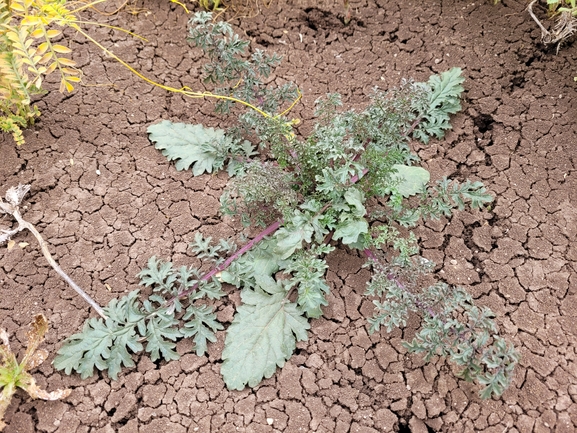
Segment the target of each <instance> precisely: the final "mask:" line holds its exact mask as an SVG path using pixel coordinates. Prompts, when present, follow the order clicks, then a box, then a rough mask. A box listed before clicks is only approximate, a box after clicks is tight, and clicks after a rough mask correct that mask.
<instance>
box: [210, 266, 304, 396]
mask: <svg viewBox="0 0 577 433" xmlns="http://www.w3.org/2000/svg"><path fill="white" fill-rule="evenodd" d="M288 295H289V289H287V288H286V287H285V285H284V284H283V283H282V282H280V281H275V280H274V279H273V278H272V277H270V276H268V275H267V276H260V277H258V278H257V280H256V287H255V288H254V289H244V290H243V291H242V292H241V299H242V302H243V305H241V306H240V307H239V308H238V309H237V313H236V316H235V319H234V321H233V322H232V324H231V325H230V327H229V328H228V332H227V337H226V341H225V349H224V351H223V352H222V359H223V363H222V366H221V368H220V371H221V373H222V375H223V376H224V378H225V381H226V384H227V386H228V387H229V388H230V389H237V390H242V389H243V388H244V387H245V386H246V385H247V384H248V385H249V386H251V387H254V386H256V385H258V384H259V383H260V381H261V380H262V379H263V378H268V377H271V376H272V375H273V374H274V372H275V371H276V368H277V367H282V366H283V365H284V363H285V361H286V360H288V359H289V358H290V357H291V355H292V353H293V351H294V349H295V347H296V341H297V340H298V341H303V340H306V339H307V329H309V324H308V322H307V320H306V319H304V318H303V317H302V311H301V310H300V309H299V307H298V306H297V304H295V303H294V302H290V301H289V299H288Z"/></svg>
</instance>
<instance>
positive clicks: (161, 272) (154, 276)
mask: <svg viewBox="0 0 577 433" xmlns="http://www.w3.org/2000/svg"><path fill="white" fill-rule="evenodd" d="M147 265H148V267H146V268H144V269H143V270H142V271H140V272H139V273H138V274H137V277H139V278H140V284H142V285H143V286H146V287H148V286H154V285H157V286H159V289H161V290H165V291H167V290H170V289H171V288H172V285H173V284H174V282H175V281H176V279H177V277H178V276H177V275H174V274H173V270H172V263H170V262H167V263H162V262H160V261H159V260H157V259H156V257H155V256H152V257H151V258H150V259H148V263H147Z"/></svg>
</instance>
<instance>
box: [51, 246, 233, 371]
mask: <svg viewBox="0 0 577 433" xmlns="http://www.w3.org/2000/svg"><path fill="white" fill-rule="evenodd" d="M197 240H198V238H197ZM196 247H197V248H198V245H197V246H196ZM203 252H204V251H203ZM208 254H210V253H208ZM198 274H199V272H198V270H196V269H191V268H187V267H181V268H180V269H178V270H175V269H174V268H173V266H172V264H171V263H162V262H160V261H158V260H157V259H156V258H155V257H152V258H151V259H150V260H149V261H148V267H147V268H145V269H144V270H142V272H140V274H139V276H140V282H141V284H142V285H144V286H146V287H152V289H153V295H151V296H149V298H148V300H146V301H144V302H140V301H139V291H138V290H134V291H132V292H130V293H129V294H128V295H126V296H124V297H123V298H121V299H119V300H116V299H113V300H112V301H110V303H109V304H108V306H107V307H105V308H104V311H105V314H106V316H107V318H108V319H107V320H103V319H100V318H98V319H97V318H91V319H89V320H88V321H87V322H86V323H85V325H84V328H83V329H82V332H80V333H78V334H74V335H72V336H71V337H69V338H67V339H66V341H65V343H64V345H63V346H62V347H61V348H60V350H59V351H58V355H57V356H56V358H55V359H54V366H55V368H56V369H58V370H64V371H65V372H66V373H67V374H70V373H71V371H72V370H74V371H77V372H78V373H80V375H81V377H82V378H83V379H84V378H87V377H90V376H92V375H93V374H94V368H95V367H96V368H97V369H98V370H101V371H103V370H107V371H108V375H109V376H110V377H111V378H113V379H116V378H117V376H118V373H119V372H120V370H121V368H122V366H123V365H124V366H125V367H133V366H134V361H133V360H132V354H135V353H139V352H141V351H142V350H144V351H146V352H148V353H150V358H151V359H152V360H153V361H156V360H158V359H166V360H174V359H178V358H179V355H178V353H177V352H176V351H175V350H174V349H175V347H176V344H175V341H176V340H177V339H179V338H182V337H191V338H193V341H194V342H195V350H196V353H197V354H198V355H199V356H200V355H203V354H204V353H205V352H206V347H207V341H212V342H214V341H216V336H215V332H216V331H218V330H220V329H222V325H221V324H220V323H218V322H217V321H216V315H215V314H214V312H213V310H212V307H210V306H209V305H206V304H203V303H200V302H199V300H202V299H203V298H209V299H211V298H212V299H215V298H219V297H221V296H222V292H221V290H220V283H219V282H218V281H217V280H213V281H210V282H208V281H203V280H201V279H199V278H198ZM185 292H188V293H186V294H185V295H183V293H185ZM182 298H185V300H186V303H187V306H186V309H185V308H184V305H183V302H182ZM183 310H185V312H184V314H181V316H182V317H181V318H180V319H181V320H178V319H177V318H176V317H175V313H181V312H182V311H183ZM141 341H146V345H145V346H143V345H142V343H141Z"/></svg>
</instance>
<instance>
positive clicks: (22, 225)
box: [12, 209, 107, 320]
mask: <svg viewBox="0 0 577 433" xmlns="http://www.w3.org/2000/svg"><path fill="white" fill-rule="evenodd" d="M12 216H13V217H14V218H15V219H16V221H18V231H21V230H23V229H28V230H29V231H30V232H31V233H32V234H33V235H34V237H35V238H36V240H37V241H38V243H39V244H40V249H41V250H42V254H44V257H45V258H46V260H47V261H48V263H50V266H52V268H53V269H54V270H55V271H56V272H57V273H58V275H60V276H61V277H62V278H63V279H64V281H66V282H67V283H68V284H70V287H72V288H73V289H74V290H76V293H78V294H79V295H80V296H82V298H84V300H85V301H86V302H88V303H89V304H90V306H91V307H92V308H94V310H95V311H96V312H97V313H98V315H99V316H100V317H102V318H103V319H104V320H106V319H107V317H106V314H104V310H103V309H102V308H101V307H100V305H98V304H97V303H96V302H95V301H94V300H93V299H92V298H91V297H90V296H88V294H87V293H86V292H85V291H84V290H82V289H81V288H80V287H78V285H77V284H76V283H75V282H74V281H72V279H71V278H70V277H69V276H68V275H66V273H65V272H64V271H63V270H62V268H61V267H60V266H59V265H58V263H56V261H55V260H54V259H53V258H52V255H51V254H50V251H48V245H47V244H46V242H45V241H44V239H43V238H42V235H40V233H39V232H38V230H36V228H35V227H34V226H33V225H32V224H30V223H29V222H28V221H25V220H24V219H23V218H22V215H20V211H19V210H18V209H15V210H14V212H13V213H12Z"/></svg>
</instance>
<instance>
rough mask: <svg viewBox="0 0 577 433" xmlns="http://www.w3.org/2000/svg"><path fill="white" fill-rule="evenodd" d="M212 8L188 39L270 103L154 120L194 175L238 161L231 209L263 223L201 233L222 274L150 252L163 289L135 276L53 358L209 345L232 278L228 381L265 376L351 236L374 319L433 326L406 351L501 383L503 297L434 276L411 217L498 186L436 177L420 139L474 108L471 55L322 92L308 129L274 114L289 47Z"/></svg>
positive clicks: (239, 93)
mask: <svg viewBox="0 0 577 433" xmlns="http://www.w3.org/2000/svg"><path fill="white" fill-rule="evenodd" d="M210 17H211V15H210V14H208V13H199V14H197V15H195V17H194V18H193V19H192V20H191V29H190V40H191V41H192V42H193V43H194V44H195V45H197V46H200V47H201V48H202V49H203V50H204V51H205V52H206V53H207V56H208V58H209V63H208V64H207V65H206V66H205V68H204V71H205V77H206V80H207V81H208V82H211V83H214V84H215V85H217V86H219V88H218V89H217V90H216V91H215V93H218V94H222V95H230V96H232V97H234V98H238V99H243V100H244V101H246V102H248V103H249V104H250V105H251V106H254V107H255V108H256V109H255V110H250V111H248V112H244V113H242V114H239V116H238V118H239V124H238V125H237V126H235V127H234V128H231V129H230V130H228V131H223V130H218V129H213V128H208V127H205V126H203V125H190V124H184V123H173V122H169V121H162V122H160V123H158V124H155V125H152V126H150V127H149V128H148V133H149V137H150V140H151V141H152V142H153V143H154V144H155V146H156V148H158V149H159V150H161V151H162V153H163V154H164V155H165V156H166V157H167V158H168V159H169V160H175V161H176V168H177V169H178V170H186V169H190V168H191V169H192V174H193V175H195V176H198V175H202V174H204V173H213V172H215V171H217V170H227V172H228V174H229V175H230V180H229V184H228V186H227V187H226V189H225V191H224V193H223V194H222V197H221V204H222V212H223V214H225V215H232V216H235V217H238V218H239V219H240V221H241V222H242V223H243V224H245V225H249V226H250V225H255V224H256V225H264V226H265V228H264V229H263V230H262V231H261V232H260V233H259V234H258V235H257V236H255V237H254V238H253V239H252V240H250V241H249V242H248V243H246V244H245V245H244V246H243V247H239V246H237V245H236V243H235V242H233V241H232V240H228V239H227V240H224V239H221V240H219V241H218V242H216V243H215V242H212V239H210V238H204V237H203V236H202V234H201V233H196V234H195V240H194V242H193V243H192V245H191V247H192V250H193V252H194V253H196V254H197V255H198V257H199V258H200V259H201V260H203V261H204V262H205V263H206V262H207V261H208V262H211V263H212V266H213V267H212V269H211V270H210V271H209V272H208V273H203V272H201V271H200V269H199V268H194V267H186V266H183V267H180V268H178V269H177V268H175V267H174V266H173V264H172V263H170V262H162V261H160V260H158V259H156V258H155V257H153V258H151V259H150V260H149V262H148V266H147V268H146V269H144V270H143V271H142V272H141V273H140V274H139V276H140V279H141V284H142V285H144V286H146V287H148V288H151V289H152V294H151V295H150V296H148V297H145V298H142V299H141V298H140V297H139V294H138V291H133V292H131V293H130V294H128V295H127V296H125V297H123V298H121V299H119V300H116V299H115V300H113V301H111V303H110V304H109V305H108V306H107V307H105V308H104V310H105V314H106V315H107V317H108V320H106V321H104V320H102V319H97V318H92V319H89V321H88V322H87V323H86V324H85V326H84V328H83V330H82V332H80V333H78V334H75V335H73V336H71V337H70V338H68V339H67V340H66V341H65V342H64V345H63V346H62V348H61V349H60V350H59V352H58V356H57V357H56V359H55V361H54V365H55V367H56V368H57V369H63V370H65V371H66V372H67V373H70V372H71V371H73V370H75V371H78V372H79V373H80V374H81V376H82V377H88V376H91V375H92V374H94V368H95V367H96V368H97V369H99V370H107V371H108V373H109V375H110V376H111V377H113V378H116V376H117V374H118V372H119V371H120V370H121V367H122V365H124V366H126V367H130V366H134V361H133V357H132V354H133V353H137V352H140V351H143V350H144V351H146V352H149V353H150V356H151V358H152V360H157V359H161V358H162V359H165V360H171V359H176V358H178V354H177V353H176V351H175V341H176V340H177V339H178V338H182V337H191V338H192V339H193V341H194V343H195V351H196V353H197V354H198V355H202V354H204V353H205V352H206V349H207V344H208V342H211V341H215V339H216V336H215V332H216V331H218V330H220V329H223V326H222V325H221V324H220V323H219V322H218V321H217V318H216V314H215V312H214V311H213V306H212V305H213V302H211V300H213V299H219V298H221V297H222V296H223V295H224V292H223V290H222V283H228V284H231V285H233V286H236V287H238V288H240V290H241V292H240V293H241V300H242V304H241V305H240V306H239V307H238V309H237V311H236V315H235V317H234V320H233V322H232V324H231V325H230V326H229V327H228V329H227V330H226V339H225V347H224V350H223V353H222V360H223V363H222V365H221V372H222V375H223V378H224V381H225V383H226V385H227V386H228V387H229V388H230V389H239V390H240V389H243V388H244V387H245V386H246V385H248V386H256V385H258V384H259V383H260V381H261V380H262V379H263V378H268V377H270V376H271V375H273V374H274V372H275V371H276V369H277V367H282V366H283V365H284V363H285V362H286V361H287V360H288V359H289V358H290V357H291V355H292V353H293V351H294V349H295V347H296V343H297V341H303V340H306V339H307V330H308V329H309V326H310V325H309V321H310V320H311V319H315V318H318V317H320V316H322V314H323V310H322V307H323V306H326V305H327V293H328V292H329V291H330V287H329V285H328V284H327V282H326V280H325V273H326V270H327V267H328V264H327V261H326V256H327V254H330V253H331V251H333V250H334V249H335V248H336V246H337V245H338V244H342V245H345V246H347V247H348V248H351V249H357V250H360V251H361V252H362V253H363V254H364V255H366V256H367V264H366V266H368V267H369V268H370V269H372V271H373V276H372V278H371V280H370V281H369V283H368V285H367V290H366V294H367V296H369V297H370V298H371V299H373V300H374V305H375V314H374V316H373V317H371V318H368V326H369V329H370V331H371V332H376V331H379V329H380V327H381V326H383V327H385V328H386V329H387V330H388V331H390V330H392V329H393V328H395V327H398V326H405V323H406V320H407V317H408V314H409V313H410V312H416V313H417V314H419V315H420V316H421V317H422V320H423V327H422V329H421V330H420V331H419V332H418V333H417V335H416V337H415V338H414V339H413V340H412V341H411V342H407V343H405V347H406V348H407V350H409V351H411V352H416V353H423V354H424V355H425V356H426V358H427V359H430V358H431V357H433V356H437V355H440V356H447V357H448V358H449V359H450V360H451V361H452V362H454V363H456V364H457V365H459V366H460V367H461V369H460V375H461V376H462V377H463V378H465V379H467V380H477V381H478V382H479V383H481V384H482V385H483V389H482V390H481V396H482V397H483V398H488V397H490V396H491V395H500V394H501V393H502V392H503V391H504V390H505V389H506V388H507V386H508V385H509V383H510V381H511V377H512V371H513V368H514V366H515V364H516V362H517V359H518V354H517V352H516V351H515V349H514V348H513V346H512V345H511V344H510V343H508V342H506V341H505V340H504V339H503V338H502V337H500V336H499V335H498V330H497V327H496V325H495V323H494V321H493V314H492V313H491V312H490V310H488V309H487V308H479V307H476V306H475V305H474V302H473V300H472V298H471V297H470V296H469V295H468V294H467V292H466V291H465V290H463V289H461V288H454V287H449V286H448V285H446V284H443V283H435V284H432V285H430V286H429V285H425V284H423V281H424V279H423V278H422V276H423V275H424V274H426V273H428V272H430V271H431V269H433V264H432V263H431V262H430V261H427V260H426V259H424V258H423V257H420V256H419V248H418V245H417V241H416V237H415V235H414V234H413V233H412V232H411V231H410V229H411V228H412V227H414V226H415V225H417V224H418V223H419V222H420V221H421V220H422V219H423V218H438V217H440V216H443V215H446V216H449V215H451V212H452V210H453V209H455V208H457V209H463V208H464V207H465V206H466V205H468V206H470V207H472V208H475V209H479V208H482V207H483V206H484V205H485V204H486V203H489V202H491V201H492V197H491V196H490V195H489V194H488V193H487V192H486V190H485V188H484V187H483V185H482V184H481V183H480V182H470V181H464V182H462V183H459V182H457V181H455V180H448V179H442V180H440V181H437V182H432V183H431V182H430V179H429V178H430V176H429V173H428V172H427V171H426V170H425V169H424V168H422V167H419V166H418V165H415V164H416V163H418V157H417V155H415V154H414V153H412V152H411V149H410V146H409V142H410V140H411V139H419V140H421V141H423V142H427V141H428V140H429V138H430V137H431V136H434V137H437V138H441V137H442V136H443V134H444V131H446V130H447V129H449V128H450V123H449V120H450V115H451V114H453V113H456V112H457V111H458V110H459V109H460V108H461V106H460V103H459V96H460V94H461V92H462V90H463V88H462V87H461V84H462V82H463V81H464V79H463V77H462V76H461V71H460V69H458V68H453V69H451V70H449V71H447V72H445V73H443V74H441V75H440V76H439V75H434V76H432V77H431V78H430V79H429V81H428V82H426V83H415V82H411V81H405V82H403V83H402V84H401V86H400V87H399V88H397V89H393V90H388V91H382V90H380V89H375V91H374V92H373V94H372V95H371V98H370V102H369V104H368V105H367V107H366V108H365V109H364V110H363V111H352V110H349V111H346V110H342V109H341V105H342V104H341V99H340V97H339V95H337V94H330V95H327V97H326V98H322V99H321V100H319V101H317V106H316V116H317V122H316V123H315V125H314V126H313V130H312V132H311V134H310V136H309V137H307V138H301V137H299V136H297V134H296V133H295V132H294V125H295V124H296V123H297V122H296V121H294V120H290V119H288V118H287V117H286V116H285V114H286V112H287V110H285V111H283V112H282V113H281V114H275V113H278V111H280V110H281V108H280V107H283V106H285V105H286V104H287V103H288V102H287V101H290V100H292V99H293V98H295V97H297V96H298V91H297V89H296V88H295V87H294V86H292V85H286V86H283V87H281V88H275V87H272V86H267V85H265V82H266V77H267V76H268V75H269V74H270V72H271V71H272V68H273V67H274V66H275V65H276V64H278V61H279V59H278V57H276V56H267V55H266V54H264V53H263V52H260V51H255V52H254V53H253V54H252V55H251V56H250V57H247V55H246V50H247V48H248V43H247V42H245V41H242V40H240V39H239V38H238V36H236V35H234V34H233V32H232V30H231V28H230V26H229V25H228V24H227V23H222V22H220V23H212V22H210ZM233 108H234V104H232V103H230V101H229V100H221V101H220V102H219V104H218V105H217V109H218V110H219V111H220V112H224V113H228V112H231V110H232V109H233ZM401 233H406V234H401ZM149 290H150V289H149Z"/></svg>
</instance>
